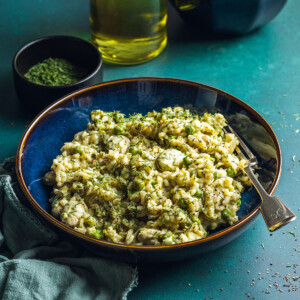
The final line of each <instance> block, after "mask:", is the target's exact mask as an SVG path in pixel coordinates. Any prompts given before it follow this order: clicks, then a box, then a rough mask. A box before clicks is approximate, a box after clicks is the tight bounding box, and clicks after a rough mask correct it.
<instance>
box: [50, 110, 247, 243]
mask: <svg viewBox="0 0 300 300" xmlns="http://www.w3.org/2000/svg"><path fill="white" fill-rule="evenodd" d="M224 126H226V120H225V118H224V116H223V115H221V114H220V113H216V114H213V115H212V114H209V113H205V114H204V115H203V116H198V115H197V114H192V113H191V112H190V111H189V110H188V109H183V108H181V107H175V108H164V109H163V110H162V112H156V111H153V112H150V113H148V114H147V115H145V116H142V115H141V114H134V115H131V116H129V117H128V118H125V116H124V115H123V114H122V113H120V112H117V111H115V112H104V111H101V110H96V111H93V112H92V113H91V122H90V123H89V124H88V128H87V129H86V130H84V131H82V132H79V133H77V134H76V135H75V137H74V140H73V141H72V142H69V143H65V145H64V146H63V147H62V149H61V152H62V153H61V155H59V156H57V157H56V158H55V159H54V161H53V165H52V171H50V172H49V173H47V174H46V175H45V181H46V183H48V184H50V185H54V189H53V197H52V198H51V199H50V202H51V203H52V214H53V215H54V216H55V217H57V218H58V219H60V220H61V221H62V222H63V223H65V224H67V225H68V226H70V227H72V228H74V229H75V230H77V231H79V232H81V233H84V234H87V235H89V236H92V237H95V238H98V239H104V240H108V241H111V242H115V243H124V244H128V245H161V244H164V245H169V244H175V243H183V242H187V241H193V240H197V239H201V238H204V237H206V236H207V232H208V230H212V229H215V228H217V227H218V226H219V225H221V224H223V225H232V224H233V223H235V222H236V221H237V220H238V217H237V215H236V212H237V211H238V210H239V207H240V205H241V200H240V199H241V193H242V192H243V190H244V188H245V186H250V185H251V182H250V180H249V178H248V177H247V175H246V174H245V173H244V171H243V169H244V167H245V166H246V165H247V161H245V160H240V159H239V158H238V157H237V156H236V155H235V154H234V150H235V148H236V146H237V145H238V140H237V138H236V137H235V136H234V135H233V134H226V133H224V132H223V130H222V128H223V127H224Z"/></svg>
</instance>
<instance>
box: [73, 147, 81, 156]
mask: <svg viewBox="0 0 300 300" xmlns="http://www.w3.org/2000/svg"><path fill="white" fill-rule="evenodd" d="M73 151H74V154H76V153H79V154H82V153H83V150H82V148H81V147H80V146H75V147H74V149H73Z"/></svg>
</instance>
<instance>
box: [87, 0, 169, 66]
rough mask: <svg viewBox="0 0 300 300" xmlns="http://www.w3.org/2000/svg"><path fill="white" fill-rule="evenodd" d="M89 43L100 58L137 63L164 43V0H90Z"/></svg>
mask: <svg viewBox="0 0 300 300" xmlns="http://www.w3.org/2000/svg"><path fill="white" fill-rule="evenodd" d="M90 10H91V17H90V22H91V28H92V42H93V43H94V44H95V45H96V46H97V47H98V49H99V50H100V51H101V53H102V57H103V59H104V61H106V62H110V63H116V64H128V65H130V64H138V63H142V62H145V61H148V60H150V59H152V58H154V57H156V56H157V55H159V54H160V53H161V52H162V51H163V49H164V48H165V46H166V43H167V30H166V23H167V0H90Z"/></svg>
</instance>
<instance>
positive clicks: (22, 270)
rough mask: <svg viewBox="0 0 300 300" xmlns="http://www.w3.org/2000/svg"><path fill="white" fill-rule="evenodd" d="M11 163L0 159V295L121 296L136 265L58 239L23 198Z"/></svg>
mask: <svg viewBox="0 0 300 300" xmlns="http://www.w3.org/2000/svg"><path fill="white" fill-rule="evenodd" d="M14 164H15V161H14V159H12V158H10V159H7V160H6V161H5V162H4V164H2V165H0V299H9V300H11V299H22V300H29V299H30V300H33V299H39V300H47V299H51V300H52V299H60V300H63V299H70V300H71V299H72V300H76V299H80V300H85V299H87V300H89V299H101V300H106V299H108V300H114V299H126V298H127V294H128V293H129V292H130V291H131V289H132V288H133V287H135V286H136V284H137V271H136V269H135V268H133V267H131V266H129V265H127V264H123V263H119V262H115V261H111V260H106V259H103V258H99V257H97V256H93V255H92V254H90V253H88V252H86V251H83V250H81V249H78V248H76V247H75V246H73V245H71V244H70V243H68V242H65V241H63V240H60V238H59V237H58V235H57V234H56V233H55V232H54V231H52V230H50V229H49V228H47V227H45V226H44V225H43V224H42V223H41V222H40V221H39V220H38V219H37V218H36V216H35V215H34V214H33V213H32V212H31V211H30V210H29V209H28V208H27V207H26V206H24V205H23V204H22V202H23V201H24V197H25V196H23V193H22V192H21V190H20V187H19V185H18V183H17V181H16V175H15V169H14ZM23 203H24V202H23Z"/></svg>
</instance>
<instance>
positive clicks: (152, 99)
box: [16, 77, 282, 262]
mask: <svg viewBox="0 0 300 300" xmlns="http://www.w3.org/2000/svg"><path fill="white" fill-rule="evenodd" d="M186 104H192V105H193V106H194V107H197V108H199V109H203V108H204V110H215V111H220V112H221V113H223V114H225V115H226V116H227V117H228V118H229V119H230V120H233V121H234V120H235V119H234V118H235V116H243V117H246V118H247V120H249V122H250V123H249V124H253V126H255V128H256V129H257V127H258V128H259V130H260V133H261V132H262V135H261V136H260V140H262V138H265V140H266V141H267V143H268V144H269V145H270V146H271V147H272V148H273V149H274V150H275V152H274V153H276V154H275V155H274V156H276V157H274V159H273V162H275V163H273V164H270V162H269V161H268V162H266V161H264V159H263V158H261V157H260V156H259V153H256V154H257V156H258V157H259V159H260V162H261V164H262V165H265V168H267V169H268V168H269V166H270V165H271V167H270V170H268V174H269V175H268V176H271V178H270V184H269V187H268V191H269V192H270V193H271V194H272V193H273V192H274V190H275V188H276V186H277V184H278V181H279V177H280V173H281V164H282V159H281V150H280V146H279V143H278V140H277V138H276V136H275V134H274V132H273V130H272V129H271V127H270V126H269V124H268V123H267V122H266V121H265V120H264V119H263V117H261V116H260V115H259V114H258V113H257V112H256V111H255V110H254V109H253V108H251V107H250V106H249V105H247V104H246V103H245V102H243V101H241V100H239V99H238V98H236V97H234V96H232V95H230V94H227V93H225V92H223V91H221V90H218V89H216V88H213V87H209V86H207V85H203V84H200V83H196V82H191V81H185V80H180V79H172V78H156V77H145V78H143V77H142V78H141V77H140V78H128V79H120V80H115V81H110V82H105V83H102V84H99V85H96V86H92V87H89V88H85V89H82V90H79V91H77V92H74V93H73V94H70V95H68V96H66V97H64V98H62V99H60V100H58V101H56V102H55V103H53V104H52V105H50V106H49V107H48V108H46V109H45V110H44V111H43V112H41V113H40V114H39V115H38V116H37V117H36V118H35V119H34V120H33V121H32V123H31V124H30V125H29V126H28V128H27V129H26V131H25V133H24V134H23V136H22V138H21V141H20V143H19V147H18V152H17V162H16V163H17V175H18V180H19V182H20V185H21V188H22V189H23V191H24V193H25V194H26V196H27V199H28V202H29V203H30V205H31V206H32V207H33V209H34V211H35V212H36V213H37V215H38V216H39V217H40V218H41V219H42V220H43V221H45V222H46V223H47V225H49V226H52V227H55V228H56V229H58V231H59V232H60V233H61V234H63V235H64V236H65V237H66V238H67V239H70V238H71V240H73V242H76V241H77V242H79V243H80V244H82V245H84V246H85V247H87V248H89V249H90V250H91V251H94V252H96V253H98V254H99V255H102V256H104V257H110V258H114V259H119V260H123V261H127V262H139V261H140V262H154V261H174V260H181V259H186V258H189V257H192V256H196V255H199V254H201V253H204V252H208V251H211V250H214V249H216V248H218V247H220V246H222V245H224V244H226V243H228V242H230V241H232V240H233V239H235V238H236V237H238V236H239V235H240V234H241V233H243V232H244V231H245V230H246V229H247V228H248V227H249V226H250V225H251V224H252V223H253V222H254V220H255V218H256V217H257V216H258V212H259V205H260V201H261V200H260V198H259V195H258V194H257V193H256V191H255V190H254V189H252V190H251V191H248V192H245V193H243V195H242V206H241V209H240V210H239V212H238V216H239V219H240V220H239V221H238V222H237V223H236V224H234V225H232V226H230V227H227V228H220V229H218V230H215V231H213V232H211V233H210V234H209V235H208V236H207V237H206V238H204V239H201V240H197V241H192V242H187V243H183V244H177V245H170V246H128V245H123V244H116V243H111V242H107V241H101V240H97V239H94V238H91V237H88V236H86V235H83V234H81V233H78V232H76V231H75V230H73V229H71V228H69V227H67V226H66V225H64V224H63V223H61V222H60V221H58V220H57V219H55V218H54V217H53V216H51V214H50V204H49V202H48V199H49V197H50V189H49V188H47V187H45V186H44V185H43V183H42V178H43V176H44V174H45V173H46V172H48V171H49V170H50V167H51V165H52V161H53V159H54V158H55V157H56V156H57V155H58V154H60V148H61V147H62V146H63V144H64V143H65V142H67V141H72V140H73V136H74V134H75V133H77V132H79V131H81V130H84V129H86V127H87V123H88V122H89V113H90V112H91V111H92V110H95V109H102V110H104V111H112V110H120V111H121V112H123V113H126V114H132V113H134V112H140V113H143V114H145V113H147V112H148V111H152V110H153V109H155V110H161V109H162V108H163V107H168V106H175V105H180V106H183V105H186ZM249 126H250V127H251V125H249ZM264 134H265V136H264ZM270 174H271V175H270Z"/></svg>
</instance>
